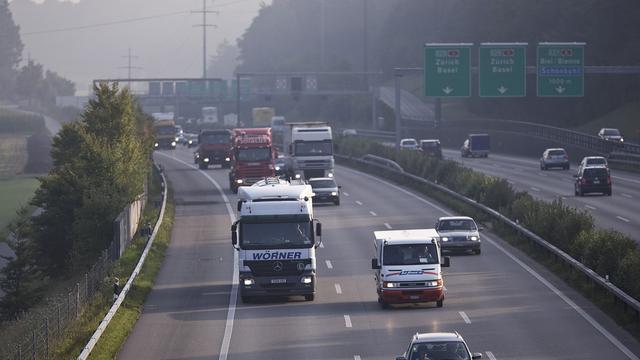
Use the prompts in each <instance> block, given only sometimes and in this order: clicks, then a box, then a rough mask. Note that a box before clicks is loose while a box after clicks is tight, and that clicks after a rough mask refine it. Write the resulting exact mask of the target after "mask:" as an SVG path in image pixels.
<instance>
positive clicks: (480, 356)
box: [471, 353, 482, 360]
mask: <svg viewBox="0 0 640 360" xmlns="http://www.w3.org/2000/svg"><path fill="white" fill-rule="evenodd" d="M471 358H472V359H474V360H475V359H482V354H481V353H473V355H471Z"/></svg>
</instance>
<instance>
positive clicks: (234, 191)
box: [231, 186, 238, 194]
mask: <svg viewBox="0 0 640 360" xmlns="http://www.w3.org/2000/svg"><path fill="white" fill-rule="evenodd" d="M231 192H232V193H234V194H237V193H238V188H237V187H235V186H232V187H231Z"/></svg>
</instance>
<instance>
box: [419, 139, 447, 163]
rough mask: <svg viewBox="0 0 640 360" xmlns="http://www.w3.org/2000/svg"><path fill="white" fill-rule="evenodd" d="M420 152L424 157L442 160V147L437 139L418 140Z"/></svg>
mask: <svg viewBox="0 0 640 360" xmlns="http://www.w3.org/2000/svg"><path fill="white" fill-rule="evenodd" d="M420 150H421V151H422V153H423V154H425V155H428V156H434V157H437V158H438V159H442V146H441V145H440V140H438V139H428V140H420Z"/></svg>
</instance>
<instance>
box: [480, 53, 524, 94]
mask: <svg viewBox="0 0 640 360" xmlns="http://www.w3.org/2000/svg"><path fill="white" fill-rule="evenodd" d="M526 49H527V44H526V43H483V44H480V50H479V59H478V64H479V70H478V83H479V94H480V96H481V97H522V96H525V95H526V92H527V90H526V89H527V86H526V79H527V60H526Z"/></svg>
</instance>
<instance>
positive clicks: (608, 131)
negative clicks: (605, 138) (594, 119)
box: [604, 129, 620, 136]
mask: <svg viewBox="0 0 640 360" xmlns="http://www.w3.org/2000/svg"><path fill="white" fill-rule="evenodd" d="M604 135H609V136H616V135H620V131H618V129H604Z"/></svg>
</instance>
